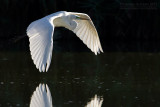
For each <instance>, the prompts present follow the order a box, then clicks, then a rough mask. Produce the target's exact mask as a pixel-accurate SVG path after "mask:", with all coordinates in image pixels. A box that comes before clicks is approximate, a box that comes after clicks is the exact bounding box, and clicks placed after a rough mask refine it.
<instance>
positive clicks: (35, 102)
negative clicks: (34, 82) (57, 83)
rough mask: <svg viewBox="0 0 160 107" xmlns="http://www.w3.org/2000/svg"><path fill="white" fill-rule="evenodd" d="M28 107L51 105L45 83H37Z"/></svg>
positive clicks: (50, 106) (47, 106) (49, 106)
mask: <svg viewBox="0 0 160 107" xmlns="http://www.w3.org/2000/svg"><path fill="white" fill-rule="evenodd" d="M29 107H53V106H52V96H51V93H50V90H49V88H48V85H47V84H46V85H45V84H39V86H38V87H37V88H36V90H35V91H34V93H33V95H32V97H31V101H30V106H29Z"/></svg>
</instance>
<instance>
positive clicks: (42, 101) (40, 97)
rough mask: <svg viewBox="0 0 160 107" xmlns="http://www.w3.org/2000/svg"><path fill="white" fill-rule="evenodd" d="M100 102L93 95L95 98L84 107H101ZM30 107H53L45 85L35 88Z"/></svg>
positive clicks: (101, 99)
mask: <svg viewBox="0 0 160 107" xmlns="http://www.w3.org/2000/svg"><path fill="white" fill-rule="evenodd" d="M102 102H103V98H100V97H97V95H95V97H94V98H92V99H91V101H90V102H88V103H87V105H86V106H85V107H101V106H102ZM30 107H53V106H52V96H51V93H50V90H49V88H48V85H47V84H46V85H44V84H41V83H40V84H39V86H38V87H37V88H36V90H35V91H34V93H33V95H32V97H31V102H30Z"/></svg>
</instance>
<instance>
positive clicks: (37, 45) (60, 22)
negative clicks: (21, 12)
mask: <svg viewBox="0 0 160 107" xmlns="http://www.w3.org/2000/svg"><path fill="white" fill-rule="evenodd" d="M54 27H65V28H67V29H69V30H71V31H73V32H74V33H75V34H76V35H77V36H78V37H79V38H80V39H81V40H82V41H83V43H84V44H86V45H87V47H88V48H90V49H91V51H92V52H94V53H95V55H97V53H100V51H101V52H103V50H102V47H101V43H100V40H99V37H98V33H97V31H96V28H95V26H94V24H93V22H92V20H91V19H90V17H89V16H88V15H87V14H84V13H76V12H66V11H60V12H56V13H53V14H51V15H48V16H46V17H43V18H41V19H39V20H36V21H34V22H32V23H31V24H30V25H29V26H28V28H27V35H28V37H29V41H30V51H31V56H32V59H33V62H34V64H35V65H36V68H37V69H39V71H40V72H45V71H46V72H47V71H48V68H49V66H50V63H51V58H52V49H53V32H54Z"/></svg>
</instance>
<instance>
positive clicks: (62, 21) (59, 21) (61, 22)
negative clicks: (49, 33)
mask: <svg viewBox="0 0 160 107" xmlns="http://www.w3.org/2000/svg"><path fill="white" fill-rule="evenodd" d="M53 24H54V26H55V27H65V28H67V29H69V30H73V26H72V23H71V22H69V21H68V20H67V18H66V17H65V16H62V17H58V18H55V19H54V20H53Z"/></svg>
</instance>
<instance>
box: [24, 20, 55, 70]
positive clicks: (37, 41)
mask: <svg viewBox="0 0 160 107" xmlns="http://www.w3.org/2000/svg"><path fill="white" fill-rule="evenodd" d="M53 31H54V25H53V24H52V23H50V21H49V19H48V18H42V19H39V20H37V21H34V22H32V23H31V24H30V25H29V27H28V28H27V35H28V37H29V41H30V51H31V56H32V59H33V62H34V64H35V65H36V67H37V69H39V71H40V72H45V71H47V70H48V68H49V66H50V63H51V58H52V50H53Z"/></svg>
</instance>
